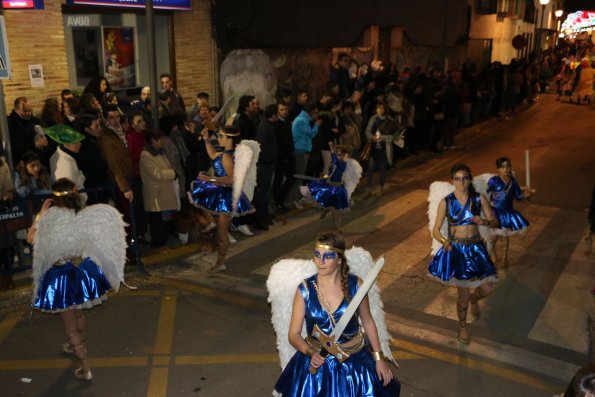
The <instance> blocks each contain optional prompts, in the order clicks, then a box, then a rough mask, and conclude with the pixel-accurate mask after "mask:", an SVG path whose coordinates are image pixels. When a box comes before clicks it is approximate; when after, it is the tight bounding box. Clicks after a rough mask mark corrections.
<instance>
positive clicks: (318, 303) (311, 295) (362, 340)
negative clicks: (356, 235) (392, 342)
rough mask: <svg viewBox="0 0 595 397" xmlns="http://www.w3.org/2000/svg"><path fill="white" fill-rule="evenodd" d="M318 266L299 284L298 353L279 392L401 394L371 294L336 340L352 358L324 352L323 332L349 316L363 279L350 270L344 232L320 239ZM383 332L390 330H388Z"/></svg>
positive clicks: (293, 340)
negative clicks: (303, 328)
mask: <svg viewBox="0 0 595 397" xmlns="http://www.w3.org/2000/svg"><path fill="white" fill-rule="evenodd" d="M354 249H355V248H354ZM359 250H361V249H359ZM361 251H363V250H361ZM363 252H365V251H363ZM368 255H369V254H368ZM360 256H361V255H360ZM314 264H315V265H316V268H317V272H316V273H315V274H314V275H312V276H310V277H308V278H306V279H305V280H303V281H302V282H301V283H300V284H299V286H298V288H297V291H296V292H295V295H294V298H293V310H292V314H291V321H290V324H289V332H288V333H287V336H288V339H289V343H290V344H291V345H292V346H293V347H294V348H295V349H296V350H297V352H295V354H294V355H293V357H292V358H291V360H290V361H289V363H288V364H287V365H286V366H285V370H284V371H283V373H282V374H281V377H280V378H279V380H278V381H277V384H276V385H275V391H274V393H273V395H275V396H300V397H306V396H312V397H314V396H328V397H331V396H342V397H349V396H352V397H356V396H386V397H388V396H399V393H400V383H399V382H398V381H397V380H396V379H394V375H393V373H392V372H391V370H390V368H389V365H388V362H387V361H386V360H385V358H384V354H383V351H384V350H385V349H383V348H381V339H380V338H379V329H382V328H385V327H380V326H379V327H378V328H377V322H376V321H375V320H374V318H373V317H372V312H371V311H370V301H369V296H368V295H366V296H365V297H364V298H363V300H362V301H361V303H360V304H359V308H358V309H357V311H356V313H357V315H353V317H351V318H350V319H349V321H348V323H347V325H346V327H345V329H344V331H343V332H342V333H341V334H340V335H339V337H338V338H337V340H336V342H337V343H336V345H337V346H338V348H339V349H340V350H339V351H341V352H343V354H346V356H347V358H346V359H345V357H341V354H337V353H333V354H334V355H328V356H326V357H325V356H324V353H323V352H325V350H327V349H323V348H322V347H325V348H328V351H331V350H332V349H331V348H330V347H329V346H330V345H329V344H327V343H326V342H324V340H325V339H324V337H323V336H326V335H331V334H332V331H333V329H334V328H335V327H337V325H338V323H340V322H341V317H342V316H343V315H348V314H346V312H349V310H348V307H349V304H350V302H351V300H352V299H353V298H354V297H355V295H356V293H357V291H358V289H359V288H360V287H361V285H362V280H361V279H359V278H358V277H357V276H355V275H354V274H350V268H349V263H348V262H347V257H346V255H345V240H344V238H343V236H342V235H341V234H339V233H336V232H331V233H323V234H322V235H320V236H319V237H318V239H317V241H316V246H315V248H314ZM298 267H299V264H298ZM283 273H285V274H287V273H286V272H283ZM272 275H273V272H271V276H272ZM271 276H270V277H269V280H270V279H271ZM267 285H268V286H269V290H270V289H271V285H270V283H269V282H267ZM277 287H278V285H277ZM273 299H274V298H273ZM273 317H275V313H273ZM360 320H361V326H360ZM304 321H305V322H306V329H307V332H308V336H307V337H306V338H304V337H303V336H302V334H301V333H302V326H303V324H304ZM382 325H384V324H382ZM362 328H363V329H362ZM278 331H279V330H278ZM383 331H384V332H386V330H385V329H384V330H383ZM364 333H365V337H364ZM322 334H324V335H322ZM317 335H318V336H317ZM281 337H282V336H281ZM317 338H318V339H317ZM382 347H384V346H382ZM280 349H281V347H280ZM389 359H392V357H389Z"/></svg>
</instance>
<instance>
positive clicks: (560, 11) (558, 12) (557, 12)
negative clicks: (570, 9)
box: [554, 10, 564, 18]
mask: <svg viewBox="0 0 595 397" xmlns="http://www.w3.org/2000/svg"><path fill="white" fill-rule="evenodd" d="M562 14H564V10H556V12H555V13H554V15H556V18H560V17H561V16H562Z"/></svg>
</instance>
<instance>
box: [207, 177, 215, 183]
mask: <svg viewBox="0 0 595 397" xmlns="http://www.w3.org/2000/svg"><path fill="white" fill-rule="evenodd" d="M209 182H213V183H216V182H217V179H215V178H209Z"/></svg>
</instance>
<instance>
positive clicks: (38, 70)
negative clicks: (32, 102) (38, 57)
mask: <svg viewBox="0 0 595 397" xmlns="http://www.w3.org/2000/svg"><path fill="white" fill-rule="evenodd" d="M29 80H31V87H43V67H42V66H41V65H29Z"/></svg>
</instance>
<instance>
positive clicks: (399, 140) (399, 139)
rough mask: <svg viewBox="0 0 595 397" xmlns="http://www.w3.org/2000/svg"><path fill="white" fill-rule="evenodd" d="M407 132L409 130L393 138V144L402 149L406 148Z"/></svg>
mask: <svg viewBox="0 0 595 397" xmlns="http://www.w3.org/2000/svg"><path fill="white" fill-rule="evenodd" d="M405 131H407V129H404V130H403V131H401V132H400V133H398V134H397V135H395V137H394V138H393V143H394V144H395V145H397V146H398V147H399V148H401V149H403V148H404V147H405Z"/></svg>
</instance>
